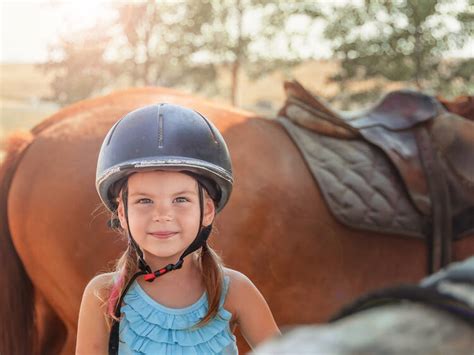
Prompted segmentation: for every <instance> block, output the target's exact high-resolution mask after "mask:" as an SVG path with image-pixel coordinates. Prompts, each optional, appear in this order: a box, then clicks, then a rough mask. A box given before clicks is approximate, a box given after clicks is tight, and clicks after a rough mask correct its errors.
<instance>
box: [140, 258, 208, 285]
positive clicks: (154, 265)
mask: <svg viewBox="0 0 474 355" xmlns="http://www.w3.org/2000/svg"><path fill="white" fill-rule="evenodd" d="M145 260H146V262H147V264H148V265H149V266H150V268H151V269H152V271H156V270H158V269H161V268H163V267H165V266H166V265H168V264H175V263H176V262H177V261H178V260H175V259H169V260H167V259H162V258H155V257H153V256H146V257H145ZM200 273H201V272H200V266H199V263H198V260H197V256H196V255H195V253H192V254H190V255H188V256H186V257H185V258H184V262H183V265H182V267H181V268H180V269H177V270H174V271H171V272H168V273H166V274H164V275H162V276H160V278H162V279H166V280H169V281H171V280H178V279H181V280H182V279H189V278H195V277H196V276H197V275H200Z"/></svg>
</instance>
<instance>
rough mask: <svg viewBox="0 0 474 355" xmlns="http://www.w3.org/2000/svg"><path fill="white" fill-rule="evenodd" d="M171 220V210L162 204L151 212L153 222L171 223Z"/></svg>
mask: <svg viewBox="0 0 474 355" xmlns="http://www.w3.org/2000/svg"><path fill="white" fill-rule="evenodd" d="M172 219H173V216H172V213H171V208H170V207H169V206H165V205H164V204H161V205H158V204H157V205H156V207H155V209H154V211H153V221H156V222H165V221H171V220H172Z"/></svg>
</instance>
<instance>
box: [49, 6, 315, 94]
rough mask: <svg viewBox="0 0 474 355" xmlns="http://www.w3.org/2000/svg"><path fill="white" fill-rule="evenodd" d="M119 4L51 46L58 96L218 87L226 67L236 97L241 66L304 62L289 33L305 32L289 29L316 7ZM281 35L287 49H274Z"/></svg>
mask: <svg viewBox="0 0 474 355" xmlns="http://www.w3.org/2000/svg"><path fill="white" fill-rule="evenodd" d="M114 10H115V11H116V14H117V16H116V17H115V18H114V19H113V20H112V21H111V23H109V24H103V25H102V27H101V28H100V29H97V28H94V29H91V30H90V31H89V32H88V36H87V38H81V37H80V35H81V34H78V35H79V36H77V37H75V38H73V39H70V38H67V39H63V40H62V41H61V42H60V43H59V44H58V45H57V46H56V47H54V48H53V49H52V51H51V53H52V55H51V58H55V59H50V60H49V62H48V63H46V64H45V65H44V68H45V70H47V71H54V72H55V73H57V74H56V75H57V76H56V79H55V81H54V84H53V90H54V93H55V94H54V95H55V97H57V98H58V100H59V101H60V102H61V103H68V102H73V101H76V100H78V99H81V98H85V97H88V96H90V95H92V94H95V93H97V92H100V91H101V90H103V89H104V88H107V87H108V86H110V85H113V84H114V83H117V82H122V83H123V82H127V83H128V85H131V86H140V85H160V86H167V87H176V86H179V87H184V88H189V89H191V90H195V91H196V90H199V91H204V92H207V93H211V94H212V93H214V92H216V91H217V90H221V88H219V87H218V86H217V84H216V83H217V77H218V75H220V73H221V72H228V73H230V77H231V90H230V91H231V92H230V93H229V96H230V97H231V101H232V102H233V103H236V97H237V89H238V86H237V83H238V80H239V73H240V71H241V70H245V71H247V72H248V74H249V75H250V76H251V77H253V78H258V77H259V76H261V75H263V74H264V73H267V72H269V71H271V70H274V69H276V68H282V67H288V66H291V65H295V64H297V63H299V62H300V60H301V58H300V57H299V56H298V54H297V49H296V48H292V46H291V43H292V41H291V39H292V38H293V37H296V36H303V35H304V33H301V32H300V33H298V31H294V30H289V29H288V28H287V26H286V24H287V21H288V20H289V18H290V17H291V16H297V15H301V14H302V13H304V14H309V15H311V16H313V17H315V16H317V15H319V13H318V11H317V8H315V6H314V5H312V2H311V1H296V0H291V1H289V0H287V1H283V0H279V1H270V0H204V1H199V0H182V1H155V0H146V1H135V2H125V3H124V2H118V3H117V5H114ZM302 16H307V15H302ZM278 43H284V46H285V49H286V50H284V51H281V50H278V51H277V50H272V48H274V47H275V46H276V44H278ZM84 74H86V75H84Z"/></svg>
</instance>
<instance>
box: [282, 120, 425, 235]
mask: <svg viewBox="0 0 474 355" xmlns="http://www.w3.org/2000/svg"><path fill="white" fill-rule="evenodd" d="M277 121H279V122H280V123H281V124H282V125H283V127H284V128H285V129H286V131H287V132H288V134H289V135H290V137H291V138H292V139H293V141H294V142H295V143H296V145H297V147H298V148H299V149H300V151H301V153H302V155H303V157H304V159H305V161H306V163H307V164H308V166H309V169H310V171H311V173H312V174H313V177H314V178H315V179H316V181H317V183H318V184H319V187H320V189H321V191H322V193H323V196H324V199H325V200H326V202H327V204H328V206H329V209H330V211H331V212H332V214H333V215H334V216H335V217H336V219H337V220H339V221H340V222H341V223H343V224H345V225H347V226H349V227H353V228H357V229H362V230H370V231H375V232H382V233H391V234H398V235H406V236H410V237H418V238H424V236H423V218H422V216H421V214H420V213H419V212H418V211H417V210H416V209H415V208H414V207H413V205H412V204H411V202H410V200H409V198H408V195H407V193H406V191H405V189H404V187H403V185H402V183H401V181H400V178H399V176H398V175H397V172H396V171H395V169H394V168H393V167H392V165H391V164H390V162H389V161H388V160H387V158H386V157H385V156H384V154H383V153H382V152H381V151H380V150H379V149H378V148H376V147H374V146H371V145H369V144H368V143H366V142H364V141H362V140H357V139H354V140H346V139H344V140H341V139H337V138H333V137H327V136H323V135H320V134H318V133H315V132H312V131H309V130H306V129H304V128H301V127H299V126H297V125H295V124H294V123H292V122H291V121H289V120H288V119H286V118H284V117H278V118H277Z"/></svg>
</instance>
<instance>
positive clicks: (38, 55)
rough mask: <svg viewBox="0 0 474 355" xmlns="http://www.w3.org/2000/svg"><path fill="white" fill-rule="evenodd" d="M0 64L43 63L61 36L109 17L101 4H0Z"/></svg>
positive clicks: (51, 0)
mask: <svg viewBox="0 0 474 355" xmlns="http://www.w3.org/2000/svg"><path fill="white" fill-rule="evenodd" d="M0 4H1V5H0V12H1V51H0V62H3V63H5V62H16V63H17V62H26V63H30V62H42V61H45V60H46V59H47V55H48V48H49V44H50V43H54V41H55V39H56V38H58V36H59V35H60V34H64V33H67V32H69V31H74V30H80V29H81V28H85V27H87V26H88V25H92V24H93V23H94V22H95V21H96V20H97V19H101V18H104V17H106V16H108V13H107V11H106V8H107V2H106V1H100V0H82V1H77V0H74V1H57V0H48V1H45V0H16V1H12V0H0Z"/></svg>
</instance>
